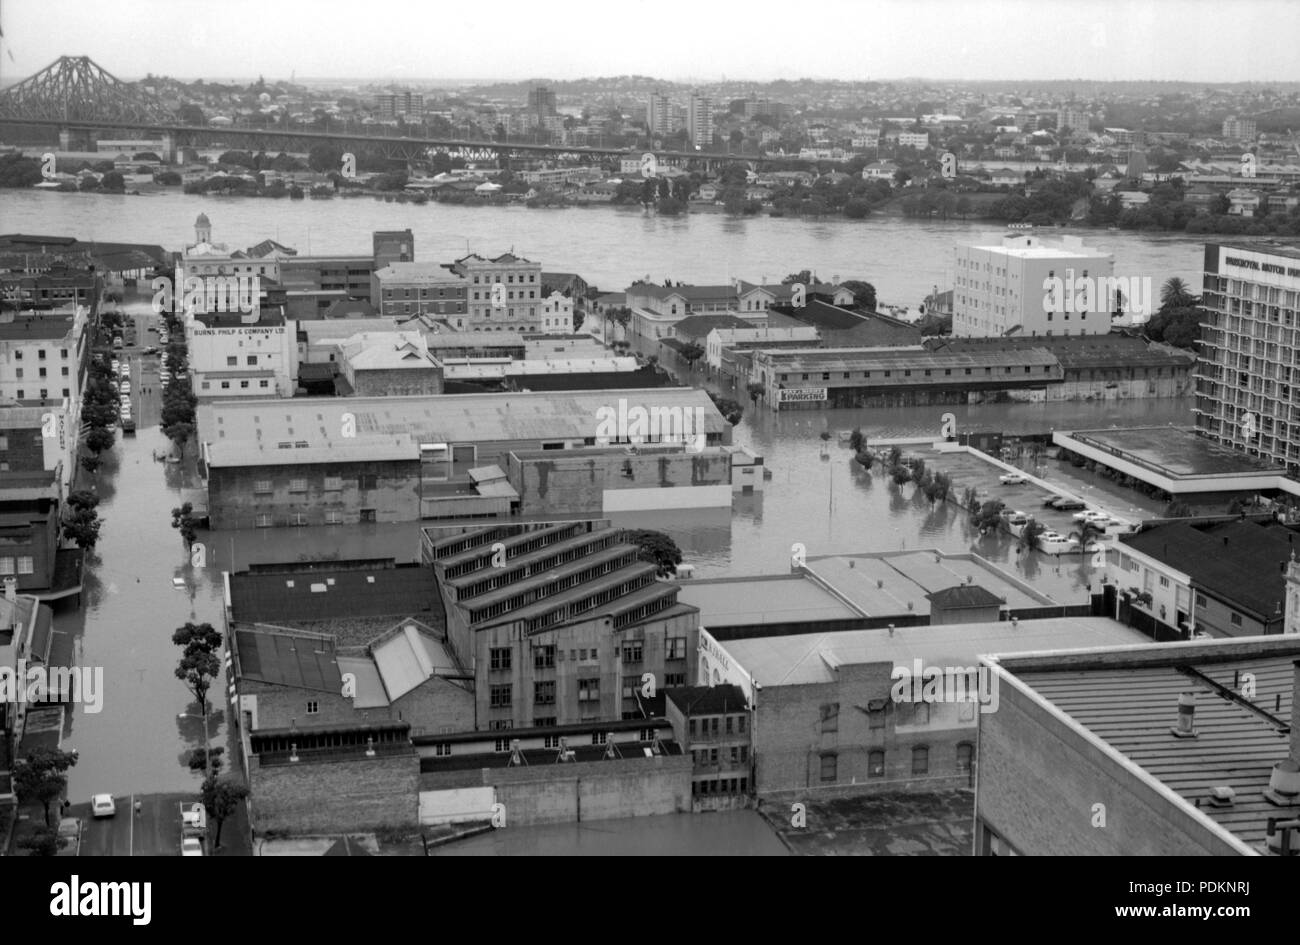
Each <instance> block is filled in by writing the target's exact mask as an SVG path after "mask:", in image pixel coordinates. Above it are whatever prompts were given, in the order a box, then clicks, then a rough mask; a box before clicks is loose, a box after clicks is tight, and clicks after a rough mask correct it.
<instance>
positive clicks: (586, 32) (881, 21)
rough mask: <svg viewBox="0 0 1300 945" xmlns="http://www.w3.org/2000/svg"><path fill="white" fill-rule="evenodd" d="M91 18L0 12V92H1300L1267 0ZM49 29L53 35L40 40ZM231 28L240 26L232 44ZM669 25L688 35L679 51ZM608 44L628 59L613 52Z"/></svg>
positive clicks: (243, 12)
mask: <svg viewBox="0 0 1300 945" xmlns="http://www.w3.org/2000/svg"><path fill="white" fill-rule="evenodd" d="M104 9H105V8H96V7H90V6H88V5H86V4H84V3H79V2H77V0H42V2H40V3H37V2H35V0H19V2H10V3H8V4H6V5H5V6H4V7H3V9H0V30H3V38H0V45H2V46H3V50H0V84H8V83H9V82H12V81H15V80H17V79H21V78H23V77H25V76H28V75H31V74H33V73H35V72H38V71H39V70H41V69H43V68H45V67H46V66H47V65H49V63H50V62H52V61H53V60H55V59H57V58H58V57H59V56H61V55H88V56H90V57H91V58H92V59H94V60H95V61H96V62H98V63H100V64H101V65H102V66H103V67H104V68H106V69H108V70H109V71H110V72H112V73H113V74H115V75H117V76H119V77H122V78H124V79H131V78H139V77H142V76H144V75H146V74H150V73H152V74H154V75H168V76H172V77H175V78H178V79H185V80H193V79H197V78H204V79H208V80H216V79H218V78H221V79H229V78H231V77H240V78H254V77H256V76H258V75H265V76H266V77H267V78H268V79H271V78H276V79H285V78H288V77H289V76H290V75H297V76H301V77H303V78H304V79H310V80H313V81H330V80H333V81H348V80H352V81H374V80H385V81H398V82H412V81H425V82H432V81H443V82H456V83H470V82H490V81H524V80H528V79H533V78H538V77H542V76H546V77H549V78H550V79H552V80H558V81H567V80H573V79H578V78H589V77H596V76H621V75H651V76H656V77H661V78H663V79H664V80H666V81H672V82H683V83H690V82H700V83H706V82H717V81H721V80H722V79H723V77H724V76H725V77H726V79H727V80H731V81H755V82H763V81H772V80H775V79H778V78H790V77H801V78H805V77H806V78H810V79H815V80H826V81H830V80H840V81H849V80H859V81H861V80H870V81H899V80H902V79H905V78H909V77H920V78H925V79H929V80H931V81H939V82H942V81H952V80H959V79H960V80H966V81H993V80H1003V81H1006V80H1023V81H1069V80H1077V81H1097V82H1105V81H1191V82H1206V83H1235V82H1261V83H1267V82H1288V81H1297V80H1300V68H1298V67H1297V64H1296V62H1295V60H1294V57H1292V56H1290V55H1289V53H1290V49H1289V38H1290V37H1292V36H1295V35H1297V33H1300V6H1296V5H1294V4H1288V3H1285V2H1274V0H1251V2H1248V3H1243V4H1238V5H1236V6H1234V7H1233V8H1232V10H1233V12H1234V13H1235V14H1237V18H1238V19H1240V20H1243V21H1245V22H1258V23H1264V22H1267V23H1269V24H1270V29H1269V30H1268V31H1267V32H1263V33H1261V32H1259V31H1255V30H1238V31H1225V30H1223V29H1222V8H1221V7H1217V6H1216V5H1213V4H1211V3H1208V2H1203V0H1186V2H1177V0H1146V2H1133V0H1103V2H1098V3H1089V4H1070V3H1065V2H1057V0H1051V2H1042V3H1033V2H1028V0H1002V2H1000V3H999V4H997V5H996V6H995V7H989V6H973V5H968V4H961V3H958V2H955V0H922V2H921V3H913V4H908V3H902V2H894V0H886V2H882V3H877V4H873V5H871V6H870V7H864V6H862V5H855V4H850V3H847V2H841V0H822V2H820V3H819V4H818V5H817V6H816V7H815V8H814V9H813V11H812V12H806V11H807V8H800V10H801V17H800V22H804V23H807V24H808V25H809V27H810V34H811V35H812V36H816V35H821V30H822V29H826V28H828V27H830V26H832V25H833V27H834V28H833V29H832V30H831V31H830V32H829V33H827V34H826V35H835V36H837V37H853V38H854V39H853V40H851V41H849V42H840V43H831V44H823V47H819V46H818V45H817V44H816V43H807V44H805V43H796V42H794V41H793V40H792V39H791V37H792V36H793V37H797V36H798V33H797V32H796V31H795V29H796V28H797V26H798V24H790V23H787V22H785V20H783V18H782V17H781V15H780V14H781V11H779V10H776V9H770V8H764V7H761V6H760V7H756V8H754V9H753V11H752V12H751V15H750V16H748V17H747V18H745V17H738V16H737V15H736V11H735V9H734V8H725V9H724V8H719V9H700V8H699V7H698V6H695V5H687V4H684V3H680V2H677V0H667V2H664V3H660V4H657V5H656V6H655V7H654V9H653V10H652V11H651V10H647V11H646V12H645V13H644V14H643V15H640V16H634V17H631V18H624V19H622V20H619V19H616V18H613V17H610V16H609V15H608V13H607V9H608V8H603V7H601V6H599V5H596V4H590V3H585V2H576V3H573V4H570V5H569V9H570V10H572V13H571V14H570V15H566V16H563V17H556V16H555V15H554V12H555V11H553V10H542V9H540V8H536V7H531V6H528V5H526V4H522V3H518V2H514V0H507V2H506V3H504V4H502V5H501V7H500V11H499V12H497V13H496V14H495V16H496V18H497V21H498V22H502V23H507V24H513V26H514V28H512V29H509V30H502V31H500V33H499V34H497V35H493V36H492V38H490V39H487V40H486V41H485V40H484V38H483V37H484V36H485V35H488V34H484V32H483V30H482V26H483V24H482V23H481V22H479V21H478V20H477V19H476V18H474V17H473V16H472V15H469V14H464V15H462V14H460V13H458V12H455V11H453V12H451V13H450V14H449V13H447V12H444V11H441V10H439V11H436V12H435V11H434V10H432V9H430V8H425V7H422V6H420V5H419V4H416V3H410V2H403V0H390V2H386V3H382V4H379V5H369V6H367V8H366V10H367V14H368V16H367V17H366V18H358V17H356V16H355V15H354V11H353V9H352V8H351V6H350V5H349V4H347V3H344V2H341V0H325V2H322V3H319V4H316V5H314V6H313V7H312V10H311V12H312V14H314V15H315V16H316V17H317V20H316V23H315V25H319V26H322V27H327V26H328V25H329V24H330V22H331V21H334V20H338V19H339V18H340V17H343V16H347V18H348V23H347V29H348V36H349V39H348V42H347V43H346V44H344V45H341V46H340V45H337V44H332V43H311V44H309V43H301V44H294V43H293V42H292V41H290V42H288V43H286V35H289V36H294V35H303V34H302V30H303V22H302V12H301V10H299V9H298V8H297V7H296V5H289V4H285V5H281V6H277V7H271V8H267V6H266V5H264V4H253V3H250V2H248V0H233V2H231V3H228V4H225V5H224V6H222V7H221V8H220V9H219V10H218V9H213V8H211V7H209V6H208V5H206V4H199V3H195V2H190V0H180V2H169V3H163V2H161V0H141V2H140V3H137V4H134V5H133V7H132V15H131V17H130V19H131V20H134V21H137V22H139V23H141V24H158V23H175V24H176V25H175V28H174V29H173V30H171V31H170V32H169V34H167V35H164V36H163V37H161V41H155V42H150V41H147V40H148V36H147V33H145V32H144V31H143V30H141V31H136V30H131V29H118V28H116V27H117V26H119V25H120V22H121V16H120V15H118V14H109V13H107V12H101V11H103V10H104ZM918 11H921V12H920V13H918ZM51 21H56V22H58V24H59V28H58V30H50V29H48V24H49V23H50V22H51ZM240 23H249V24H253V25H252V26H250V27H249V28H247V29H244V28H243V27H240V26H239V25H238V24H240ZM395 23H400V24H402V31H401V33H402V35H403V36H418V35H421V34H423V33H428V34H429V35H436V36H437V37H438V43H437V44H436V45H435V46H433V47H428V46H423V45H420V46H416V45H411V47H410V48H409V49H408V48H405V44H398V45H397V48H394V45H395V44H394V43H393V42H392V39H393V33H392V27H393V25H394V24H395ZM620 23H621V24H622V25H621V26H620ZM683 23H689V24H690V30H689V33H688V34H687V35H688V38H686V39H683V38H682V36H683V33H682V31H681V27H682V24H683ZM232 24H234V25H233V26H232ZM918 24H923V28H918ZM935 24H938V25H937V26H936V25H935ZM620 30H625V31H626V34H625V35H626V38H627V42H617V41H615V42H611V41H610V40H611V38H615V39H616V38H617V37H618V35H619V34H620ZM611 31H613V32H612V33H611ZM514 37H519V38H521V39H522V41H520V42H515V41H514ZM858 37H861V38H862V41H861V42H859V41H857V38H858ZM878 37H883V39H879V38H878ZM903 37H906V41H901V42H900V41H897V40H898V39H900V38H903ZM154 38H155V39H159V38H160V37H156V36H155V37H154ZM706 38H708V39H706ZM1045 38H1046V39H1047V40H1048V41H1045ZM142 40H144V41H142ZM485 42H486V43H487V44H488V45H487V48H486V49H485V48H484V44H485ZM286 48H287V50H288V51H287V52H286ZM497 50H499V51H500V57H499V61H498V63H497V64H495V66H494V64H493V63H492V60H493V58H494V52H495V51H497ZM560 50H563V51H564V52H563V53H562V54H561V53H560V52H559V51H560ZM1008 51H1013V52H1012V53H1010V54H1009V53H1008ZM706 53H707V55H706ZM431 60H436V64H435V63H434V62H431ZM706 62H707V69H704V68H702V67H703V65H704V64H705V63H706Z"/></svg>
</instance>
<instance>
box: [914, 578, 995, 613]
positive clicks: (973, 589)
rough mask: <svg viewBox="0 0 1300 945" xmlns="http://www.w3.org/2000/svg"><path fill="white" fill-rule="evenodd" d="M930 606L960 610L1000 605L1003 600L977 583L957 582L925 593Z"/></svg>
mask: <svg viewBox="0 0 1300 945" xmlns="http://www.w3.org/2000/svg"><path fill="white" fill-rule="evenodd" d="M925 598H926V600H928V601H929V602H930V605H931V606H932V607H943V608H945V609H948V610H960V609H963V608H966V607H1000V606H1001V605H1002V604H1003V603H1005V601H1003V600H1002V598H1001V597H998V595H996V594H994V593H993V592H992V591H990V590H986V589H985V588H982V587H980V586H979V585H978V584H958V585H956V586H954V587H946V588H944V589H943V590H941V591H934V592H932V593H930V594H926V595H925Z"/></svg>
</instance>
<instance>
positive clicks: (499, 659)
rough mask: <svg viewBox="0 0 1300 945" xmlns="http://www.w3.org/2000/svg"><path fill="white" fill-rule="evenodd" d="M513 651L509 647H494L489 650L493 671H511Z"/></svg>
mask: <svg viewBox="0 0 1300 945" xmlns="http://www.w3.org/2000/svg"><path fill="white" fill-rule="evenodd" d="M511 653H512V650H511V649H510V647H508V646H494V647H492V648H491V649H490V650H488V654H489V656H490V658H491V661H492V668H493V669H509V668H510V655H511Z"/></svg>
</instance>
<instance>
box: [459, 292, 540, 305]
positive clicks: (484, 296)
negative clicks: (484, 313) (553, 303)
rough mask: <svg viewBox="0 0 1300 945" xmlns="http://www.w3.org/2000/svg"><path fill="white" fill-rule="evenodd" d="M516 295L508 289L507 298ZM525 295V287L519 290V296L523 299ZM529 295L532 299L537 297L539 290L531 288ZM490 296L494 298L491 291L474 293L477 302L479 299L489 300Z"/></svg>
mask: <svg viewBox="0 0 1300 945" xmlns="http://www.w3.org/2000/svg"><path fill="white" fill-rule="evenodd" d="M514 297H515V294H514V292H513V291H508V292H506V298H507V299H513V298H514ZM523 297H524V290H523V289H520V290H519V298H520V299H522V298H523ZM528 297H529V298H530V299H535V298H537V290H536V289H529V290H528ZM490 298H492V296H491V294H489V293H480V292H475V293H474V301H475V302H478V301H487V300H488V299H490Z"/></svg>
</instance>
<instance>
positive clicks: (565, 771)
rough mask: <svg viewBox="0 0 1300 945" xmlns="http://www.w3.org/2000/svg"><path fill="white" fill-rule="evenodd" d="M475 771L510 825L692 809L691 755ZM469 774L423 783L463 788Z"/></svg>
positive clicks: (448, 775)
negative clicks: (492, 792) (490, 789)
mask: <svg viewBox="0 0 1300 945" xmlns="http://www.w3.org/2000/svg"><path fill="white" fill-rule="evenodd" d="M473 773H474V774H477V775H478V777H477V778H476V779H474V780H475V781H477V783H479V784H482V785H484V786H490V787H492V788H494V789H495V790H496V800H497V803H498V804H501V805H503V806H504V808H505V811H504V812H505V817H506V827H507V828H509V827H512V826H514V827H524V826H529V825H532V824H561V823H574V822H579V821H590V820H610V819H613V818H616V817H644V816H648V815H652V814H675V813H681V812H687V811H690V810H691V759H690V757H689V756H686V755H670V756H669V755H660V756H656V757H654V758H646V757H644V756H629V757H626V758H624V759H622V760H617V759H614V760H608V761H591V762H580V763H574V764H563V765H560V764H556V765H531V766H525V767H517V768H483V769H481V770H480V771H478V772H473ZM468 774H471V772H457V771H452V772H447V773H446V774H442V773H437V774H424V775H423V776H422V778H421V786H422V787H423V788H424V790H425V791H431V790H439V789H450V788H462V789H463V788H464V787H466V786H467V784H466V782H467V781H469V778H467V777H466V775H468Z"/></svg>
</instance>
